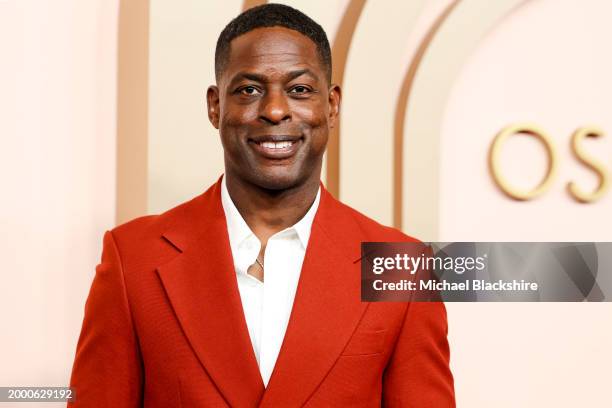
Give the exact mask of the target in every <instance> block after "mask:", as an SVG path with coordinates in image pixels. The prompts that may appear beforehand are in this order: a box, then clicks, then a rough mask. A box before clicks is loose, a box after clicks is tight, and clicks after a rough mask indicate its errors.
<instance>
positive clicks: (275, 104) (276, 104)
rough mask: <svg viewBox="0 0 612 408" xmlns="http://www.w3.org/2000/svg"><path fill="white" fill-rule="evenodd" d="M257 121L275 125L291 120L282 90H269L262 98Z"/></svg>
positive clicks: (289, 110)
mask: <svg viewBox="0 0 612 408" xmlns="http://www.w3.org/2000/svg"><path fill="white" fill-rule="evenodd" d="M259 119H260V120H261V121H263V122H266V123H268V124H273V125H277V124H279V123H281V122H283V121H286V120H289V119H291V108H290V107H289V103H288V100H287V95H286V94H285V92H284V90H269V91H268V92H267V93H266V95H265V96H264V97H263V98H262V101H261V109H260V112H259Z"/></svg>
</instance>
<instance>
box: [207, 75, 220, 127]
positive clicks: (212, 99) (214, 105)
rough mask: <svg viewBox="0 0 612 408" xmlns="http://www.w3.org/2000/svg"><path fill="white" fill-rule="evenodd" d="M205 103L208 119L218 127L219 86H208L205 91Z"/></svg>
mask: <svg viewBox="0 0 612 408" xmlns="http://www.w3.org/2000/svg"><path fill="white" fill-rule="evenodd" d="M206 104H207V106H208V120H210V123H211V124H212V125H213V126H214V127H215V129H219V88H217V87H216V86H215V85H211V86H209V87H208V90H207V91H206Z"/></svg>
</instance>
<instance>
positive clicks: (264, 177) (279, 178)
mask: <svg viewBox="0 0 612 408" xmlns="http://www.w3.org/2000/svg"><path fill="white" fill-rule="evenodd" d="M306 178H307V177H303V176H302V177H300V175H296V174H292V172H291V171H278V170H276V171H274V172H261V173H258V174H255V180H253V182H254V184H256V185H258V186H259V187H261V188H264V189H266V190H287V189H290V188H293V187H296V186H298V185H300V184H301V183H302V182H303V181H304V180H305V179H306Z"/></svg>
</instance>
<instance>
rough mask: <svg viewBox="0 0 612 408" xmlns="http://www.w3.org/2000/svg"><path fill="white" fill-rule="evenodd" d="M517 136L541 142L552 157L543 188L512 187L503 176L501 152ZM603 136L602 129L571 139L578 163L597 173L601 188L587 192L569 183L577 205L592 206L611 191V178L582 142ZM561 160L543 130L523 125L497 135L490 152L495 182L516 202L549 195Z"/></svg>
mask: <svg viewBox="0 0 612 408" xmlns="http://www.w3.org/2000/svg"><path fill="white" fill-rule="evenodd" d="M516 134H527V135H531V136H534V137H535V138H537V139H538V140H539V141H540V142H541V143H542V144H543V145H544V147H545V148H546V152H547V156H548V168H547V170H546V174H545V176H544V178H543V179H542V181H541V182H540V184H539V185H538V186H537V187H536V188H534V189H532V190H529V191H522V190H520V189H517V188H515V187H513V186H512V185H510V183H508V182H507V180H506V179H505V178H504V177H503V176H502V173H501V170H500V165H499V156H500V154H501V148H502V145H503V143H504V141H505V140H507V139H508V138H510V137H512V136H513V135H516ZM602 136H603V132H602V131H601V129H599V128H596V127H582V128H579V129H578V130H576V131H575V132H574V134H573V135H572V138H571V149H572V153H573V154H574V156H575V157H576V159H577V160H578V161H579V162H581V163H583V164H584V165H585V166H587V167H589V168H590V169H591V170H592V171H593V172H595V173H596V174H597V177H598V178H599V184H598V186H597V188H596V189H595V190H594V191H592V192H585V191H584V190H582V189H581V188H580V187H578V185H577V184H576V183H575V182H573V181H572V182H569V183H567V191H568V193H569V194H570V195H571V196H572V198H574V199H575V200H576V201H578V202H581V203H591V202H594V201H597V200H598V199H600V198H601V197H602V196H603V195H604V194H605V193H606V191H607V189H608V187H609V184H610V182H609V180H610V177H609V175H608V172H607V171H606V169H605V167H604V166H603V164H601V163H600V162H599V161H597V160H596V159H595V158H593V157H592V156H590V155H589V154H588V153H586V152H585V150H584V149H583V148H582V141H583V140H584V139H586V138H588V137H592V138H599V137H602ZM558 161H559V159H558V157H557V153H556V150H555V147H554V144H553V142H552V140H551V139H550V137H549V136H548V135H547V134H546V133H545V132H544V131H543V130H542V129H540V128H538V127H537V126H535V125H533V124H528V123H522V124H514V125H510V126H507V127H506V128H504V129H503V130H502V131H501V132H499V133H498V134H497V136H496V137H495V139H493V143H492V144H491V149H490V150H489V169H490V171H491V175H492V177H493V180H494V181H495V183H496V184H497V186H498V187H499V188H500V189H501V190H502V191H503V192H504V193H505V194H506V195H508V196H509V197H511V198H513V199H515V200H521V201H526V200H531V199H533V198H535V197H538V196H540V195H542V194H543V193H545V192H546V191H547V190H548V189H549V188H550V186H551V185H552V183H553V181H554V179H555V176H556V174H557V168H558Z"/></svg>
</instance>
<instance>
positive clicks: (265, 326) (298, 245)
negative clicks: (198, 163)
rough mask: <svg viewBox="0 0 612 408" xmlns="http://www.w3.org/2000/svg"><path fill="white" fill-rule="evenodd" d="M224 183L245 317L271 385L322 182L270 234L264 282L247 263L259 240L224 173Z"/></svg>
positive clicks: (262, 370)
mask: <svg viewBox="0 0 612 408" xmlns="http://www.w3.org/2000/svg"><path fill="white" fill-rule="evenodd" d="M221 185H222V187H221V203H222V204H223V211H224V212H225V218H226V221H227V232H228V235H229V241H230V247H231V249H232V256H233V258H234V268H235V269H236V276H237V279H238V289H239V291H240V298H241V300H242V307H243V309H244V316H245V318H246V323H247V327H248V329H249V336H250V337H251V343H252V344H253V350H254V351H255V357H256V359H257V364H258V365H259V372H260V373H261V377H262V379H263V382H264V385H266V386H267V385H268V381H269V380H270V376H271V375H272V370H273V369H274V364H275V363H276V359H277V357H278V353H279V351H280V348H281V344H282V342H283V338H284V337H285V331H286V330H287V323H288V322H289V315H290V314H291V308H292V307H293V300H294V298H295V292H296V289H297V284H298V280H299V278H300V272H301V270H302V263H303V261H304V254H305V253H306V247H307V246H308V239H309V238H310V229H311V227H312V220H313V219H314V216H315V213H316V212H317V208H318V207H319V200H320V196H321V187H319V190H318V191H317V196H316V198H315V200H314V202H313V204H312V206H311V207H310V209H309V210H308V212H307V213H306V214H305V215H304V217H302V219H301V220H299V221H298V222H297V223H296V224H295V225H293V226H292V227H289V228H286V229H284V230H282V231H279V232H277V233H276V234H274V235H272V236H271V237H270V238H269V239H268V243H267V245H266V249H265V253H264V258H263V264H264V281H263V282H261V281H260V280H258V279H257V278H255V277H253V276H251V275H249V274H248V273H247V269H248V268H249V266H250V265H252V264H254V263H255V259H256V258H257V256H258V254H259V250H260V249H261V242H259V239H258V238H257V237H256V236H255V234H253V231H251V229H250V228H249V226H248V225H247V223H246V222H245V221H244V218H242V216H241V215H240V213H239V212H238V209H237V208H236V206H235V205H234V202H233V201H232V199H231V197H230V195H229V192H228V191H227V185H226V184H225V176H223V180H222V183H221Z"/></svg>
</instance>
